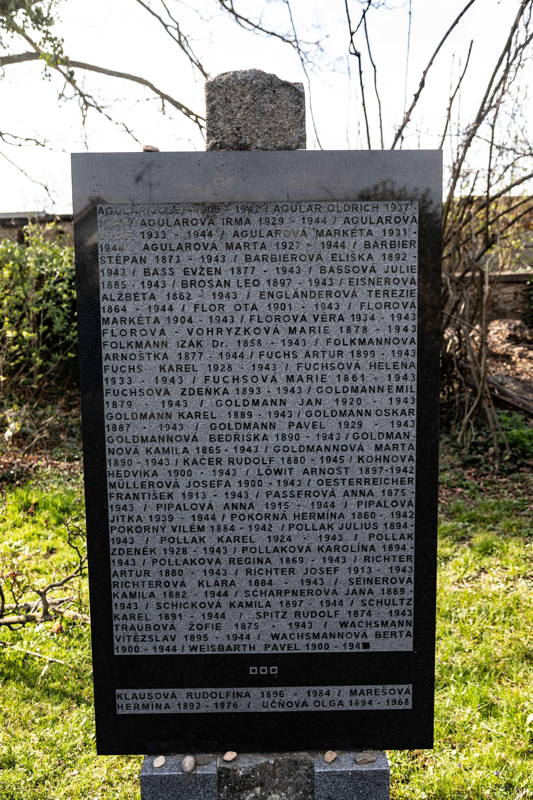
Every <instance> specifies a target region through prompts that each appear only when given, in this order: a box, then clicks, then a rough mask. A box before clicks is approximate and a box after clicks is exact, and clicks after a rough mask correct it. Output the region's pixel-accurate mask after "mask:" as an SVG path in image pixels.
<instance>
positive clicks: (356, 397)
mask: <svg viewBox="0 0 533 800" xmlns="http://www.w3.org/2000/svg"><path fill="white" fill-rule="evenodd" d="M97 226H98V260H99V281H100V315H101V316H100V323H101V344H102V372H103V387H104V388H103V393H104V415H105V452H106V465H107V494H108V513H109V537H110V552H111V581H112V617H113V636H114V652H115V655H154V654H157V655H166V654H168V655H172V654H187V655H194V654H209V653H217V654H223V653H236V654H250V653H256V654H261V653H265V654H272V653H291V652H293V653H339V652H343V653H347V652H353V651H411V650H412V649H413V584H414V572H413V557H414V530H415V527H414V525H415V509H414V506H415V447H416V408H417V396H416V378H417V369H416V364H417V333H416V332H417V292H418V285H417V280H418V278H417V252H418V249H417V248H418V204H417V203H416V202H413V201H398V200H395V201H376V202H373V201H364V202H359V201H358V202H352V201H350V202H347V201H338V202H335V201H309V202H303V201H298V202H283V201H279V202H268V203H235V202H231V203H230V202H226V203H216V204H205V203H160V204H150V203H135V204H100V205H98V206H97ZM206 710H207V709H206Z"/></svg>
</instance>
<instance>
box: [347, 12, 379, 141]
mask: <svg viewBox="0 0 533 800" xmlns="http://www.w3.org/2000/svg"><path fill="white" fill-rule="evenodd" d="M371 5H372V0H367V5H366V7H365V9H364V10H363V13H362V16H361V19H360V20H359V24H358V25H357V27H356V28H355V30H354V29H353V28H352V18H351V15H350V9H349V7H348V0H344V10H345V12H346V20H347V22H348V30H349V34H350V44H349V45H348V52H349V53H350V55H352V56H355V58H356V59H357V66H358V70H359V87H360V89H361V105H362V108H363V116H364V120H365V128H366V142H367V147H368V149H369V150H370V149H371V147H372V145H371V142H370V126H369V123H368V112H367V107H366V97H365V86H364V82H363V67H362V63H361V53H360V51H359V50H358V49H357V48H356V46H355V43H354V37H355V35H356V33H357V31H358V30H359V28H360V27H361V25H362V23H363V21H364V18H365V16H366V13H367V11H368V9H369V8H370V6H371Z"/></svg>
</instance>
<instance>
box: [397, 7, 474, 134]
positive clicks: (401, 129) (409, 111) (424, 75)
mask: <svg viewBox="0 0 533 800" xmlns="http://www.w3.org/2000/svg"><path fill="white" fill-rule="evenodd" d="M475 2H476V0H468V3H467V4H466V6H464V8H463V9H462V11H461V12H460V14H458V16H457V17H456V18H455V19H454V21H453V22H452V24H451V25H450V27H449V28H448V30H447V31H446V33H445V34H444V36H443V37H442V39H441V40H440V42H439V43H438V45H437V47H436V48H435V50H434V51H433V53H432V55H431V58H430V59H429V61H428V63H427V64H426V67H425V69H424V71H423V73H422V77H421V78H420V83H419V84H418V89H417V90H416V92H415V94H414V97H413V99H412V101H411V105H410V106H409V108H408V109H407V111H406V112H405V114H404V117H403V120H402V123H401V125H400V127H399V128H398V130H397V131H396V134H395V136H394V139H393V142H392V145H391V150H394V148H395V147H396V145H397V144H398V142H399V141H400V139H401V138H402V136H403V132H404V130H405V128H406V127H407V125H408V123H409V120H410V119H411V115H412V113H413V111H414V109H415V106H416V104H417V103H418V100H419V97H420V95H421V94H422V90H423V89H424V86H425V85H426V78H427V75H428V72H429V70H430V69H431V67H432V66H433V62H434V61H435V59H436V58H437V56H438V54H439V52H440V50H441V48H442V46H443V45H444V43H445V42H446V40H447V39H448V38H449V36H450V34H451V32H452V31H453V29H454V28H455V27H456V26H457V25H458V24H459V22H460V20H461V19H462V18H463V17H464V15H465V14H466V12H467V11H468V9H469V8H470V7H471V6H473V5H474V3H475Z"/></svg>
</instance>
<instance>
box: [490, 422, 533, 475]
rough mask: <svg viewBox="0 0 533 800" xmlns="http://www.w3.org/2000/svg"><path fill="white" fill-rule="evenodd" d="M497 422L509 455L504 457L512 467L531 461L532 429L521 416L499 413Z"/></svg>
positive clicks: (532, 454) (532, 450)
mask: <svg viewBox="0 0 533 800" xmlns="http://www.w3.org/2000/svg"><path fill="white" fill-rule="evenodd" d="M498 420H499V423H500V426H501V430H502V440H505V441H506V443H507V445H508V447H509V453H508V456H507V457H506V458H507V460H509V461H510V462H511V463H512V465H514V466H522V465H523V464H526V463H527V462H528V461H531V459H533V427H532V426H531V425H530V424H528V422H527V420H526V418H525V417H523V416H522V414H516V413H512V412H507V411H501V412H500V413H499V414H498Z"/></svg>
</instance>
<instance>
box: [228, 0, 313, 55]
mask: <svg viewBox="0 0 533 800" xmlns="http://www.w3.org/2000/svg"><path fill="white" fill-rule="evenodd" d="M218 3H219V5H220V6H221V7H222V8H223V9H224V11H227V13H228V14H231V16H232V17H233V18H234V20H235V22H236V23H237V24H238V25H240V27H241V28H244V30H253V31H256V32H257V33H264V34H266V35H267V36H273V37H274V38H275V39H279V40H280V41H282V42H284V43H285V44H288V45H289V46H290V47H292V48H294V50H296V52H297V53H302V54H303V57H304V58H306V59H307V54H306V53H305V50H304V49H303V47H302V45H309V46H311V47H318V46H319V42H307V41H301V40H298V38H297V37H290V36H287V35H284V34H282V33H278V32H277V31H274V30H270V29H269V28H265V27H264V26H263V25H261V24H260V23H258V22H254V21H253V20H252V19H250V17H246V16H244V14H241V13H239V12H238V11H237V10H236V8H235V3H234V0H218Z"/></svg>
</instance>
